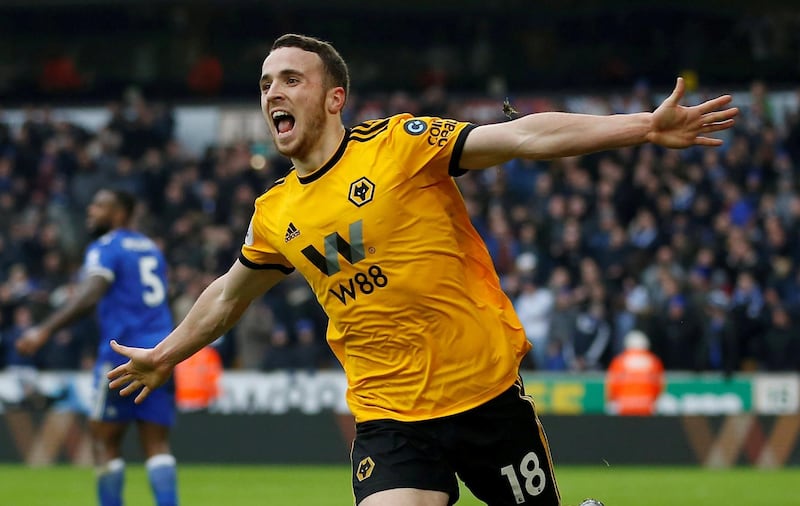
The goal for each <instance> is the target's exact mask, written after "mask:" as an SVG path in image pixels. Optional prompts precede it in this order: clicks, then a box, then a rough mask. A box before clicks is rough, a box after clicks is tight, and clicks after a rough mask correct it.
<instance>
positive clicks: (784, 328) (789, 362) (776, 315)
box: [759, 306, 800, 372]
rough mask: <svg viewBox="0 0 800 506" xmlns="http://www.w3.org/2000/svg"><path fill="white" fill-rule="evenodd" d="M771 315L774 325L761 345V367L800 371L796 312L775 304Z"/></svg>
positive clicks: (799, 343)
mask: <svg viewBox="0 0 800 506" xmlns="http://www.w3.org/2000/svg"><path fill="white" fill-rule="evenodd" d="M770 317H771V320H772V321H771V324H772V325H771V326H770V327H769V329H768V330H767V331H766V332H765V334H764V339H763V341H762V342H761V343H760V345H759V348H760V363H761V368H762V369H763V370H765V371H770V372H773V371H794V372H800V328H799V327H798V325H797V316H796V314H794V315H793V314H792V313H791V312H790V311H788V310H787V309H786V308H785V307H783V306H775V307H773V308H772V309H771V314H770Z"/></svg>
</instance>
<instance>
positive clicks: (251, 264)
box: [239, 252, 294, 274]
mask: <svg viewBox="0 0 800 506" xmlns="http://www.w3.org/2000/svg"><path fill="white" fill-rule="evenodd" d="M239 261H240V262H241V263H242V265H244V266H245V267H247V268H249V269H255V270H265V269H273V270H276V271H281V272H282V273H284V274H291V273H293V272H294V267H286V266H285V265H282V264H257V263H255V262H251V261H250V260H248V259H247V258H246V257H245V256H244V255H243V254H242V253H241V252H240V253H239Z"/></svg>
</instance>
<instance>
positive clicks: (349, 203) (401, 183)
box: [240, 114, 530, 422]
mask: <svg viewBox="0 0 800 506" xmlns="http://www.w3.org/2000/svg"><path fill="white" fill-rule="evenodd" d="M472 128H474V126H473V125H471V124H469V123H462V122H457V121H453V120H447V119H440V118H432V117H417V118H415V117H412V116H411V115H408V114H401V115H397V116H393V117H390V118H387V119H381V120H373V121H367V122H365V123H362V124H360V125H358V126H355V127H353V128H351V129H348V130H347V131H346V134H345V136H344V139H343V141H342V144H341V145H340V146H339V149H338V150H337V151H336V153H335V154H334V155H333V157H332V158H331V160H330V161H328V162H327V163H326V164H325V165H324V166H323V167H321V168H320V169H319V170H317V171H315V172H314V173H312V174H310V175H308V176H306V177H300V176H298V175H297V174H296V173H295V172H294V171H292V172H290V173H289V175H288V176H286V177H285V178H282V179H280V180H278V181H277V182H276V184H275V185H274V186H272V187H271V188H270V189H269V190H268V191H266V192H265V193H264V194H263V195H261V196H260V197H259V198H258V199H257V200H256V204H255V214H254V215H253V220H252V223H251V230H250V232H249V233H248V237H247V239H246V240H245V244H244V246H243V247H242V251H241V256H240V259H241V261H242V263H244V264H245V265H247V266H248V267H251V268H276V269H280V270H282V271H284V272H287V273H288V272H292V271H293V270H294V269H297V270H299V271H300V273H302V275H303V276H304V277H305V278H306V280H308V282H309V284H310V286H311V288H312V289H313V291H314V293H315V294H316V296H317V298H318V299H319V301H320V303H321V304H322V306H323V308H324V309H325V312H326V313H327V315H328V317H329V323H328V332H327V340H328V344H329V345H330V346H331V348H332V349H333V352H334V353H335V354H336V357H337V358H338V359H339V361H340V362H341V363H342V365H343V366H344V370H345V374H346V376H347V382H348V393H347V400H348V403H349V406H350V409H351V410H352V412H353V414H354V415H355V417H356V420H357V421H359V422H363V421H367V420H375V419H382V418H389V419H394V420H400V421H414V420H426V419H431V418H437V417H442V416H447V415H452V414H456V413H460V412H463V411H466V410H468V409H470V408H473V407H475V406H478V405H480V404H483V403H484V402H486V401H488V400H490V399H492V398H494V397H495V396H497V395H498V394H500V393H501V392H503V391H504V390H506V389H507V388H509V387H510V386H511V385H512V384H513V383H514V381H515V379H516V378H517V374H518V368H519V363H520V360H521V358H522V357H523V356H524V355H525V354H526V353H527V351H528V350H529V348H530V345H529V344H528V341H527V340H526V338H525V333H524V331H523V329H522V325H521V324H520V322H519V319H518V318H517V316H516V313H515V312H514V310H513V308H512V305H511V302H510V301H509V299H508V298H507V297H506V295H505V294H504V293H503V291H502V290H501V289H500V283H499V280H498V277H497V274H496V272H495V270H494V267H493V264H492V259H491V258H490V256H489V253H488V251H487V249H486V246H485V245H484V243H483V241H482V240H481V238H480V236H479V235H478V233H477V232H476V231H475V229H474V228H473V226H472V224H471V222H470V219H469V216H468V214H467V210H466V206H465V204H464V200H463V198H462V197H461V194H460V192H459V191H458V188H457V186H456V184H455V181H454V180H453V177H452V176H455V175H459V174H462V173H463V172H464V171H463V170H461V169H459V167H458V163H459V159H460V155H461V149H462V147H463V145H464V142H465V140H466V138H467V135H468V134H469V131H470V130H471V129H472Z"/></svg>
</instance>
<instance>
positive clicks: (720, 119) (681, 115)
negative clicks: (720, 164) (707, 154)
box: [647, 77, 739, 148]
mask: <svg viewBox="0 0 800 506" xmlns="http://www.w3.org/2000/svg"><path fill="white" fill-rule="evenodd" d="M685 91H686V84H685V82H684V80H683V78H682V77H679V78H678V81H677V83H676V84H675V89H674V90H672V94H671V95H670V96H669V97H667V98H666V99H665V100H664V102H662V103H661V105H660V106H658V108H657V109H656V110H655V111H653V125H652V128H651V131H650V133H649V134H648V136H647V140H648V141H649V142H652V143H655V144H658V145H659V146H664V147H666V148H688V147H689V146H695V145H696V146H720V145H721V144H722V139H715V138H713V137H708V136H707V135H708V134H711V133H713V132H719V131H721V130H726V129H728V128H731V127H732V126H733V125H734V119H733V118H734V117H735V116H736V115H737V114H739V109H738V108H736V107H729V108H726V109H724V107H725V106H727V105H728V104H730V103H731V100H733V98H732V97H731V96H730V95H722V96H719V97H717V98H713V99H711V100H707V101H705V102H703V103H702V104H698V105H694V106H682V105H680V101H681V99H682V98H683V95H684V93H685Z"/></svg>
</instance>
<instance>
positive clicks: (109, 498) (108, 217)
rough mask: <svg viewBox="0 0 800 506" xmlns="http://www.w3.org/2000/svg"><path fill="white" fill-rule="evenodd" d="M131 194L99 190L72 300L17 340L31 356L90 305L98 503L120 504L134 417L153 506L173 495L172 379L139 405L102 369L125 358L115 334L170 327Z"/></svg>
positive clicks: (160, 274) (161, 273) (143, 339)
mask: <svg viewBox="0 0 800 506" xmlns="http://www.w3.org/2000/svg"><path fill="white" fill-rule="evenodd" d="M135 206H136V200H135V198H134V197H133V196H132V195H130V194H128V193H126V192H123V191H117V190H111V189H102V190H100V191H98V192H97V193H96V194H95V196H94V199H93V200H92V202H91V204H89V207H88V210H87V218H86V225H87V228H88V231H89V233H90V234H91V236H92V237H93V238H94V241H93V242H92V243H91V244H90V245H89V247H88V248H87V250H86V253H85V257H84V264H83V272H82V280H81V283H80V285H79V287H78V289H77V291H76V293H75V295H74V296H73V297H72V298H70V300H69V301H68V302H67V303H66V304H64V305H63V306H62V307H60V308H59V309H58V310H56V311H55V312H54V313H52V314H51V315H50V316H49V317H47V318H46V319H45V320H44V321H43V322H41V323H40V324H39V325H37V326H35V327H33V328H31V329H29V330H27V331H26V332H25V333H24V334H23V336H22V337H21V338H20V339H19V341H17V349H18V350H19V351H20V353H24V354H33V353H35V352H36V350H38V349H39V348H41V347H42V346H43V345H44V344H45V343H46V342H47V340H48V339H49V338H50V336H51V335H53V333H54V332H55V331H57V330H58V329H60V328H62V327H64V326H66V325H68V324H69V323H71V322H73V321H75V320H77V319H79V318H81V317H83V316H85V315H87V314H88V313H89V312H91V311H92V310H93V309H94V308H96V309H97V318H98V323H99V326H100V331H101V339H100V343H99V349H98V353H97V362H96V364H95V368H94V403H93V406H92V411H91V414H90V431H91V434H92V443H93V453H94V459H95V465H96V466H97V494H98V499H99V503H100V506H118V505H121V504H122V489H123V483H124V471H125V461H124V459H123V457H122V451H121V446H122V439H123V436H124V434H125V431H126V429H127V427H128V425H129V424H130V422H136V426H137V429H138V432H139V441H140V444H141V445H142V449H143V452H144V454H145V456H146V458H147V461H146V463H145V466H146V468H147V476H148V478H149V480H150V485H151V486H152V489H153V495H154V496H155V500H156V505H157V506H174V505H176V504H178V500H177V478H176V467H175V457H174V456H173V455H172V454H171V452H170V446H169V430H170V427H171V426H172V425H173V423H174V420H175V399H174V391H175V389H174V384H173V382H172V380H171V379H170V380H169V381H168V382H167V383H166V384H164V385H163V386H162V387H161V388H158V389H157V390H156V391H154V392H153V393H152V395H150V396H149V397H148V398H147V400H146V401H145V402H143V403H141V404H135V403H134V402H133V399H132V398H126V397H122V396H120V395H119V393H118V392H117V391H115V390H110V389H109V388H108V381H107V379H106V373H107V372H108V371H110V370H111V369H113V368H114V367H116V366H118V365H120V364H122V363H124V362H126V361H127V357H124V356H122V355H119V354H117V353H116V352H114V351H113V350H112V349H111V347H110V345H109V342H110V341H111V340H112V339H114V340H116V341H118V342H123V343H126V344H128V345H129V346H143V347H152V346H155V345H156V344H158V343H159V342H160V341H161V340H162V339H163V338H164V337H165V336H166V335H167V334H169V332H170V331H171V330H172V328H173V319H172V314H171V312H170V308H169V305H168V301H167V278H166V272H167V264H166V261H165V260H164V256H163V255H162V253H161V251H160V250H159V249H158V247H157V246H156V244H155V243H154V242H153V241H152V240H151V239H149V238H148V237H146V236H144V235H142V234H141V233H139V232H135V231H133V230H130V229H129V228H128V227H129V224H130V221H131V218H132V216H133V212H134V208H135Z"/></svg>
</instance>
